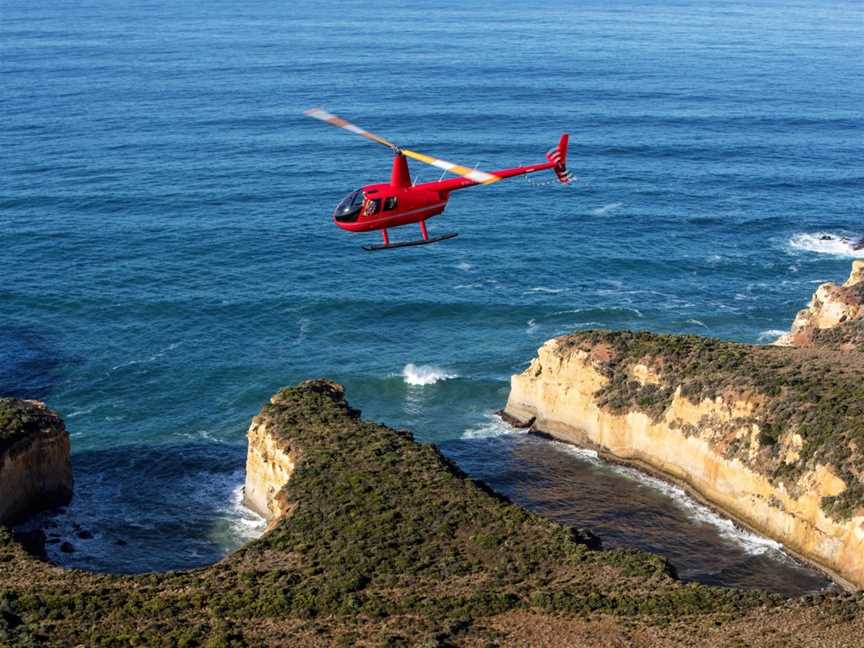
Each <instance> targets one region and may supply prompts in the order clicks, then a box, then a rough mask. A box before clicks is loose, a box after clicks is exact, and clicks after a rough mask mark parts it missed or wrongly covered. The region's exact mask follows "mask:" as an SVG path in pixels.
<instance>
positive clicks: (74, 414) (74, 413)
mask: <svg viewBox="0 0 864 648" xmlns="http://www.w3.org/2000/svg"><path fill="white" fill-rule="evenodd" d="M94 409H96V408H95V407H91V408H90V409H82V410H75V411H74V412H72V413H71V414H67V415H66V418H67V419H70V418H75V417H76V416H84V415H85V414H89V413H90V412H92V411H93V410H94Z"/></svg>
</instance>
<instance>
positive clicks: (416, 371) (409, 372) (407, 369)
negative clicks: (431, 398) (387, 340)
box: [402, 362, 459, 386]
mask: <svg viewBox="0 0 864 648" xmlns="http://www.w3.org/2000/svg"><path fill="white" fill-rule="evenodd" d="M458 377H459V374H455V373H448V372H447V371H445V370H444V369H441V368H440V367H436V366H434V365H415V364H414V363H413V362H409V363H408V364H406V365H405V366H404V367H403V368H402V379H403V380H404V381H405V382H406V383H407V384H409V385H414V386H422V385H434V384H435V383H437V382H438V381H440V380H449V379H451V378H458Z"/></svg>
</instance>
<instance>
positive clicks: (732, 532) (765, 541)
mask: <svg viewBox="0 0 864 648" xmlns="http://www.w3.org/2000/svg"><path fill="white" fill-rule="evenodd" d="M613 469H614V470H615V471H617V472H620V473H622V474H624V475H627V476H628V477H630V478H631V479H634V480H636V481H638V482H641V483H643V484H645V485H646V486H650V487H651V488H654V489H657V490H659V491H660V492H662V493H664V494H666V495H668V496H669V497H670V498H671V499H672V500H673V501H674V502H675V504H677V505H678V506H679V507H681V508H682V509H684V510H685V511H686V512H687V515H688V517H690V518H691V519H693V520H698V521H699V522H704V523H706V524H710V525H711V526H713V527H714V528H715V529H717V531H718V532H719V533H720V535H721V536H723V537H725V538H728V539H730V540H734V541H735V542H737V543H738V544H739V545H741V546H742V547H743V548H744V551H746V552H747V553H749V554H751V555H754V556H758V555H762V554H764V553H767V552H769V551H773V552H777V553H778V554H781V555H783V545H781V544H780V543H779V542H775V541H774V540H771V539H769V538H765V537H762V536H760V535H757V534H755V533H751V532H750V531H747V530H746V529H742V528H739V527H738V526H737V525H736V524H735V523H734V522H733V521H732V520H730V519H728V518H725V517H722V516H721V515H718V514H717V513H715V512H714V511H712V510H711V509H710V508H708V507H707V506H705V505H704V504H700V503H699V502H697V501H695V500H694V499H693V498H691V497H690V496H689V495H688V494H687V493H686V492H685V491H684V489H683V488H681V487H679V486H675V485H674V484H669V483H667V482H665V481H663V480H662V479H657V478H656V477H652V476H651V475H646V474H645V473H643V472H641V471H639V470H636V469H635V468H630V467H628V466H618V465H615V466H613Z"/></svg>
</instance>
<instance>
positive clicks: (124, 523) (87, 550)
mask: <svg viewBox="0 0 864 648" xmlns="http://www.w3.org/2000/svg"><path fill="white" fill-rule="evenodd" d="M245 456H246V448H245V444H244V445H239V444H238V445H234V444H227V443H220V442H217V441H212V442H200V443H199V442H191V443H182V444H160V445H151V446H145V445H124V446H120V447H116V448H110V449H105V450H95V451H87V452H82V453H79V454H73V456H72V465H73V472H74V477H75V487H74V491H75V494H74V497H73V499H72V502H71V503H70V504H69V505H68V506H67V507H65V508H63V509H60V510H59V511H53V512H52V513H48V514H43V515H41V516H37V517H36V518H33V519H31V520H29V521H28V523H27V525H26V526H27V527H31V528H39V527H40V526H41V528H43V529H44V532H45V536H46V546H45V549H46V554H47V558H48V559H49V560H50V561H51V562H55V563H58V564H60V565H63V566H65V567H74V568H80V569H86V570H90V571H98V572H112V573H141V572H149V571H167V570H175V569H189V568H194V567H201V566H204V565H208V564H212V563H214V562H216V561H218V560H220V559H221V558H222V557H224V556H225V555H226V554H227V553H228V552H230V551H231V550H233V549H235V548H237V547H239V546H240V545H242V544H244V543H245V542H248V541H249V540H252V539H253V538H255V537H257V535H260V533H261V532H263V529H264V522H263V520H262V519H261V518H259V517H258V516H256V515H255V514H253V513H252V512H251V511H248V510H247V509H245V508H244V507H242V506H241V505H240V497H241V490H240V489H241V487H242V484H243V478H244V470H245Z"/></svg>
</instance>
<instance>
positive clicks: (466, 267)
mask: <svg viewBox="0 0 864 648" xmlns="http://www.w3.org/2000/svg"><path fill="white" fill-rule="evenodd" d="M456 267H457V268H458V269H459V270H462V271H464V272H468V271H469V270H470V269H471V268H473V267H474V266H473V265H471V264H470V263H468V262H467V261H460V262H459V263H457V264H456Z"/></svg>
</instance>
